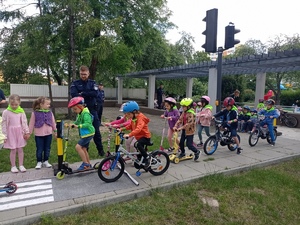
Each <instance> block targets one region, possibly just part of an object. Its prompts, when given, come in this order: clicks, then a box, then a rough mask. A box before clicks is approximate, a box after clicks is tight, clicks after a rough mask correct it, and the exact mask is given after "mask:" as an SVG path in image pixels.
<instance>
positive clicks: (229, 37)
mask: <svg viewBox="0 0 300 225" xmlns="http://www.w3.org/2000/svg"><path fill="white" fill-rule="evenodd" d="M239 32H240V30H239V29H235V26H234V25H233V24H230V25H228V26H226V27H225V49H229V48H232V47H234V45H236V44H238V43H240V40H238V39H234V35H235V34H237V33H239Z"/></svg>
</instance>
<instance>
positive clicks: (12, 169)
mask: <svg viewBox="0 0 300 225" xmlns="http://www.w3.org/2000/svg"><path fill="white" fill-rule="evenodd" d="M10 171H11V172H12V173H18V172H19V170H18V168H17V167H16V166H13V167H12V168H11V169H10Z"/></svg>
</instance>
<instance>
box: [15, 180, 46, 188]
mask: <svg viewBox="0 0 300 225" xmlns="http://www.w3.org/2000/svg"><path fill="white" fill-rule="evenodd" d="M51 182H52V180H51V179H45V180H35V181H29V182H22V183H16V185H17V186H18V187H24V186H31V185H39V184H46V183H51Z"/></svg>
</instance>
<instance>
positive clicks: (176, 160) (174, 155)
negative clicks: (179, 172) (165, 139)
mask: <svg viewBox="0 0 300 225" xmlns="http://www.w3.org/2000/svg"><path fill="white" fill-rule="evenodd" d="M177 137H178V132H174V134H173V140H174V151H173V153H172V154H171V155H169V159H170V161H171V162H173V163H175V164H177V163H179V162H180V161H184V160H188V159H193V158H194V154H192V153H191V154H190V155H186V156H184V157H181V158H179V156H178V152H179V146H178V144H177Z"/></svg>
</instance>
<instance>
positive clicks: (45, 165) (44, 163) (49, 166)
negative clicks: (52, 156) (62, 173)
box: [43, 160, 52, 168]
mask: <svg viewBox="0 0 300 225" xmlns="http://www.w3.org/2000/svg"><path fill="white" fill-rule="evenodd" d="M43 166H44V167H46V168H51V167H52V165H51V164H50V163H49V162H48V160H47V161H45V162H43Z"/></svg>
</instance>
